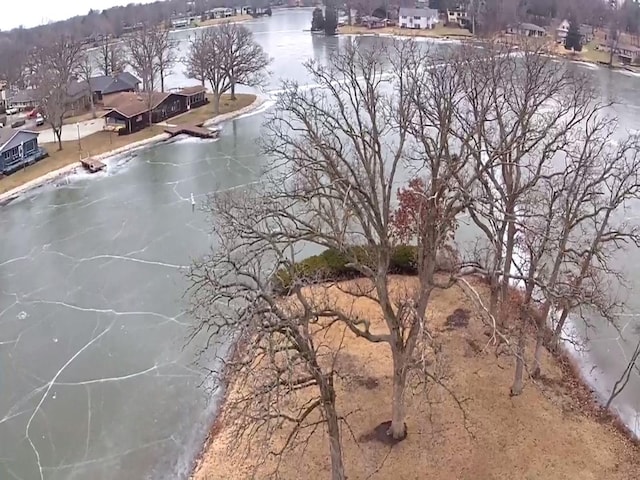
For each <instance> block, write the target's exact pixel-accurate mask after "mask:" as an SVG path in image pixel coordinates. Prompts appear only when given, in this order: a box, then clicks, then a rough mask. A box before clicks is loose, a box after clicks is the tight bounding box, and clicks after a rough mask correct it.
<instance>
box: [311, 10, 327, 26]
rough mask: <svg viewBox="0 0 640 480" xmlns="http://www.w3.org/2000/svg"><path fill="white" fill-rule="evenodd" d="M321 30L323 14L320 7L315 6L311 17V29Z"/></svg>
mask: <svg viewBox="0 0 640 480" xmlns="http://www.w3.org/2000/svg"><path fill="white" fill-rule="evenodd" d="M322 30H324V14H323V13H322V9H321V8H320V7H316V8H315V9H314V10H313V16H312V17H311V31H312V32H320V31H322Z"/></svg>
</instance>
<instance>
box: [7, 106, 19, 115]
mask: <svg viewBox="0 0 640 480" xmlns="http://www.w3.org/2000/svg"><path fill="white" fill-rule="evenodd" d="M16 113H18V109H17V108H16V107H11V108H7V115H15V114H16Z"/></svg>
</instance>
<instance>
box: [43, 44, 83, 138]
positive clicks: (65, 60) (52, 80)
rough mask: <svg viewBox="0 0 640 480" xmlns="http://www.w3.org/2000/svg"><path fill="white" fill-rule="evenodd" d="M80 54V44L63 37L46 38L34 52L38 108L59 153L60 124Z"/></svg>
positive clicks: (68, 103) (67, 103) (67, 107)
mask: <svg viewBox="0 0 640 480" xmlns="http://www.w3.org/2000/svg"><path fill="white" fill-rule="evenodd" d="M80 52H81V45H80V43H78V42H76V41H75V40H74V39H73V38H71V37H65V36H60V37H56V38H54V39H49V40H48V41H46V42H43V43H42V44H41V45H40V46H39V47H38V48H36V49H35V50H34V52H33V62H34V64H35V65H36V66H37V67H36V68H37V69H36V72H35V83H36V85H37V94H38V98H39V100H40V106H41V107H42V109H43V111H44V112H43V113H44V115H45V118H46V119H47V122H48V123H49V125H51V128H52V130H53V133H54V135H55V137H56V139H57V140H58V150H62V125H63V122H64V117H65V115H66V114H67V112H68V111H69V107H70V98H69V84H70V82H71V80H72V78H73V74H74V72H75V71H76V69H77V66H78V62H79V59H80Z"/></svg>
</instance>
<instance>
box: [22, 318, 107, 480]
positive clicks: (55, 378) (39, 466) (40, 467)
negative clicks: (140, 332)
mask: <svg viewBox="0 0 640 480" xmlns="http://www.w3.org/2000/svg"><path fill="white" fill-rule="evenodd" d="M114 324H115V322H112V323H111V325H109V326H108V327H107V328H105V329H104V330H103V331H102V332H100V334H98V335H97V336H95V337H93V338H92V339H91V340H89V342H87V343H86V344H85V345H84V346H83V347H82V348H81V349H80V350H78V351H77V352H76V353H75V354H74V355H73V356H72V357H71V358H70V359H69V360H67V362H66V363H65V364H64V365H62V367H61V368H60V369H59V370H58V371H57V372H56V374H55V375H54V376H53V378H52V379H51V381H50V382H49V383H48V385H47V387H46V390H45V392H44V394H43V395H42V398H40V401H39V402H38V404H37V405H36V408H35V409H34V411H33V413H32V414H31V417H29V421H28V422H27V426H26V428H25V438H26V439H27V441H28V442H29V445H30V446H31V449H32V450H33V453H35V455H36V462H37V464H38V472H39V473H40V480H44V473H43V471H42V462H41V460H40V452H39V451H38V449H37V448H36V446H35V445H34V443H33V440H32V439H31V437H30V436H29V430H30V428H31V423H32V422H33V419H34V418H35V416H36V415H37V414H38V412H39V411H40V408H41V407H42V404H43V403H44V401H45V400H46V399H47V396H48V395H49V392H50V391H51V389H52V388H53V385H54V384H55V381H56V380H57V379H58V377H59V376H60V375H62V372H64V371H65V369H66V368H67V367H68V366H69V365H71V363H73V361H74V360H75V359H76V358H78V357H79V356H80V355H81V354H82V353H83V352H84V351H85V350H87V349H88V348H89V347H91V345H93V344H94V343H96V342H97V341H98V340H99V339H100V338H102V337H103V336H104V335H106V334H107V332H109V331H110V330H111V328H112V327H113V325H114Z"/></svg>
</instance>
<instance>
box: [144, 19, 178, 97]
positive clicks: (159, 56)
mask: <svg viewBox="0 0 640 480" xmlns="http://www.w3.org/2000/svg"><path fill="white" fill-rule="evenodd" d="M149 35H150V37H151V39H150V41H151V42H153V43H154V44H155V48H154V49H155V52H156V65H157V67H156V68H157V70H158V75H159V77H160V91H161V92H164V81H165V78H166V77H167V76H169V75H170V74H171V70H172V69H173V67H174V66H175V64H176V61H177V56H176V48H177V42H176V40H175V39H173V38H171V37H170V36H169V30H168V29H166V28H160V27H155V28H152V29H151V30H150V31H149Z"/></svg>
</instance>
